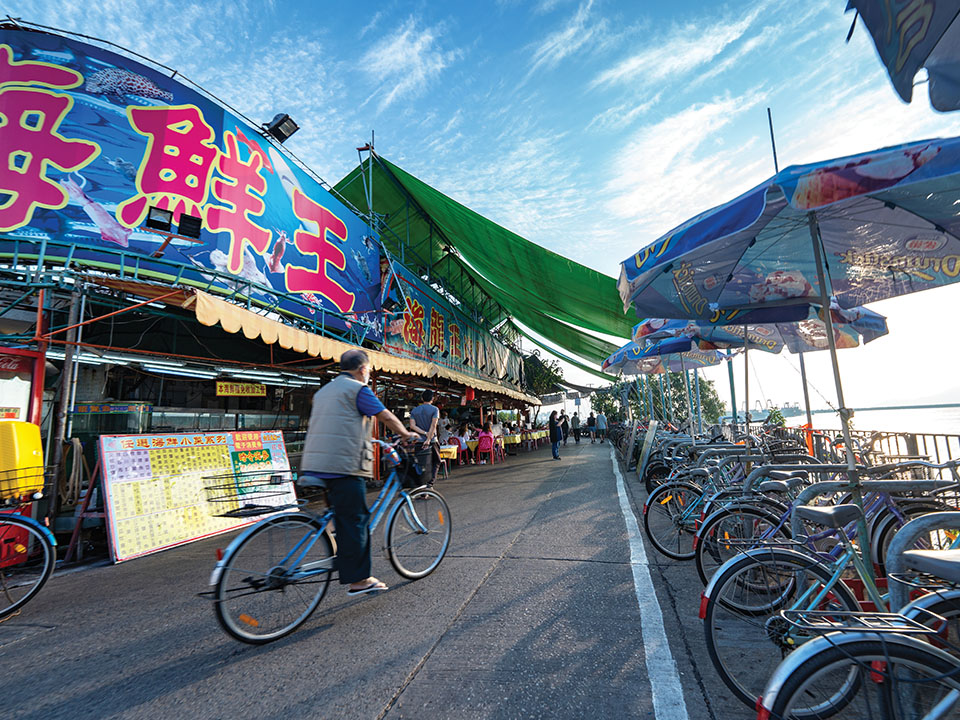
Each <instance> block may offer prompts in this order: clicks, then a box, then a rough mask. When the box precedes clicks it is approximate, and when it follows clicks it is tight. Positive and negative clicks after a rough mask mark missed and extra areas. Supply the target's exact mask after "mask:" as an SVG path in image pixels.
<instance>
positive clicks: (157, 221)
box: [146, 205, 173, 232]
mask: <svg viewBox="0 0 960 720" xmlns="http://www.w3.org/2000/svg"><path fill="white" fill-rule="evenodd" d="M171 223H173V210H164V209H163V208H158V207H155V206H152V205H151V206H150V209H149V210H148V211H147V222H146V226H147V227H149V228H153V229H154V230H163V231H164V232H170V225H171Z"/></svg>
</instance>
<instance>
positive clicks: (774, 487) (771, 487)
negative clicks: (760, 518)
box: [757, 477, 804, 493]
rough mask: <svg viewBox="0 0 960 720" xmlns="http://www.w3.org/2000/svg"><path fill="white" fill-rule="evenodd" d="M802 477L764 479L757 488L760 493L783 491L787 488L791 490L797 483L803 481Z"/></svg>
mask: <svg viewBox="0 0 960 720" xmlns="http://www.w3.org/2000/svg"><path fill="white" fill-rule="evenodd" d="M803 481H804V478H802V477H788V478H787V479H786V480H764V481H763V482H762V483H760V485H758V486H757V490H759V491H760V492H762V493H765V492H779V493H785V492H787V490H792V489H793V488H795V487H796V486H797V485H800V484H801V483H803Z"/></svg>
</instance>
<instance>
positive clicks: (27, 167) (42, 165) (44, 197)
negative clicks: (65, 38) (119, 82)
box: [0, 45, 100, 231]
mask: <svg viewBox="0 0 960 720" xmlns="http://www.w3.org/2000/svg"><path fill="white" fill-rule="evenodd" d="M82 82H83V76H82V75H80V73H78V72H75V71H73V70H70V69H68V68H63V67H60V66H58V65H50V64H47V63H37V62H16V61H14V60H13V51H12V50H11V49H10V46H9V45H0V194H5V195H8V196H9V198H8V199H7V200H6V201H5V202H3V203H0V231H9V230H13V229H15V228H18V227H22V226H24V225H26V224H27V223H29V222H30V221H31V220H32V219H33V213H34V210H35V209H36V208H37V207H45V208H51V209H58V208H62V207H64V206H65V205H66V204H67V200H68V195H67V192H66V191H65V190H64V189H63V188H62V187H61V186H60V184H59V183H57V182H55V181H53V180H51V179H50V178H48V177H47V170H48V169H49V167H51V166H52V167H55V168H57V169H58V170H62V171H63V172H75V171H77V170H79V169H80V168H82V167H84V166H85V165H87V164H88V163H89V162H91V161H92V160H93V159H94V158H95V157H96V156H97V155H98V154H99V153H100V148H99V146H97V145H96V143H92V142H87V141H86V140H71V139H68V138H65V137H63V136H62V135H61V134H60V133H59V132H58V129H59V127H60V123H61V122H62V121H63V119H64V117H66V114H67V113H68V112H69V111H70V108H72V107H73V98H71V97H70V96H69V95H62V94H60V93H56V92H53V91H51V90H48V89H45V88H61V89H66V88H72V87H76V86H78V85H80V84H81V83H82ZM23 86H27V87H23ZM34 86H42V87H34Z"/></svg>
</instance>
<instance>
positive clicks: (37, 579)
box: [0, 514, 57, 620]
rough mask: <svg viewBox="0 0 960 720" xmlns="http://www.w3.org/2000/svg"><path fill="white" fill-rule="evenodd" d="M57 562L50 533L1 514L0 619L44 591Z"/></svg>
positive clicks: (11, 516) (14, 611)
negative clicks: (47, 533) (41, 589)
mask: <svg viewBox="0 0 960 720" xmlns="http://www.w3.org/2000/svg"><path fill="white" fill-rule="evenodd" d="M56 561H57V558H56V552H55V550H54V546H53V543H51V542H50V538H49V537H48V536H47V535H46V533H44V532H43V531H42V530H40V529H39V528H37V527H36V526H35V525H34V524H33V523H31V522H30V521H28V520H25V519H24V518H21V517H19V516H17V515H13V514H3V515H0V620H2V619H3V618H5V617H9V616H10V615H12V614H14V613H16V612H17V611H18V610H19V609H20V608H22V607H23V606H24V605H26V604H27V603H28V602H29V601H30V598H32V597H33V596H34V595H36V594H37V593H38V592H40V588H42V587H43V584H44V583H45V582H47V580H49V579H50V576H51V575H52V574H53V566H54V565H55V564H56Z"/></svg>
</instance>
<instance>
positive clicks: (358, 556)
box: [325, 475, 370, 585]
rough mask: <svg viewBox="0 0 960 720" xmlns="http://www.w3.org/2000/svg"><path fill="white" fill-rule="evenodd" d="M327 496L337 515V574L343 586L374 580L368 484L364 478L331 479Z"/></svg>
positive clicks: (327, 482)
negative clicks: (371, 570)
mask: <svg viewBox="0 0 960 720" xmlns="http://www.w3.org/2000/svg"><path fill="white" fill-rule="evenodd" d="M325 482H326V484H327V497H328V498H329V499H330V502H331V504H332V505H333V510H334V512H335V513H336V520H335V522H336V526H337V572H338V573H339V575H340V584H341V585H346V584H349V583H355V582H360V581H361V580H366V579H367V578H368V577H370V510H368V509H367V483H366V481H365V480H364V478H362V477H353V476H349V475H345V476H343V477H336V478H329V479H327V480H326V481H325Z"/></svg>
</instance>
